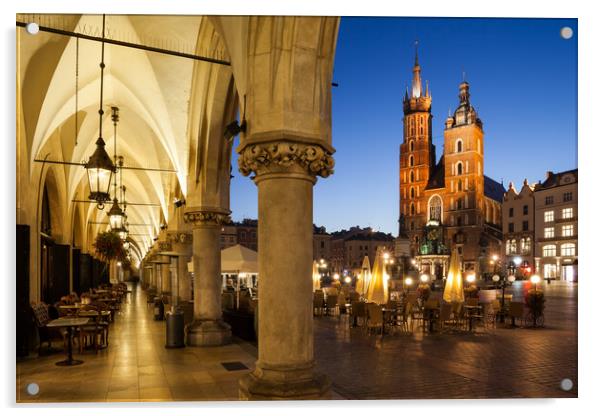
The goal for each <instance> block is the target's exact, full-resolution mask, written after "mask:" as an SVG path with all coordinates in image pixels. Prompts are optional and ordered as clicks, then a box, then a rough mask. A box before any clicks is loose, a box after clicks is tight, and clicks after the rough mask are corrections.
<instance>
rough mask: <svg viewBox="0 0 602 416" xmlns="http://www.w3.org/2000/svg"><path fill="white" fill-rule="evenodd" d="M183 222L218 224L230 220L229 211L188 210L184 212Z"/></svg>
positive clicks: (198, 224) (206, 224)
mask: <svg viewBox="0 0 602 416" xmlns="http://www.w3.org/2000/svg"><path fill="white" fill-rule="evenodd" d="M184 222H186V223H187V224H192V225H193V226H197V227H198V226H208V225H214V226H219V225H222V224H227V223H229V222H231V219H230V214H229V212H218V211H203V210H198V211H188V212H185V213H184Z"/></svg>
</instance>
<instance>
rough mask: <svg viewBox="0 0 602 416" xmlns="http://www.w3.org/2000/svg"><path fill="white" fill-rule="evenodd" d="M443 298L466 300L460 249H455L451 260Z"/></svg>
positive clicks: (450, 300)
mask: <svg viewBox="0 0 602 416" xmlns="http://www.w3.org/2000/svg"><path fill="white" fill-rule="evenodd" d="M443 300H444V301H446V302H448V303H451V302H464V282H463V280H462V269H461V268H460V259H459V258H458V250H454V251H453V252H452V255H451V260H450V262H449V272H448V273H447V280H446V282H445V290H444V291H443Z"/></svg>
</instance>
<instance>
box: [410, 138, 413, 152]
mask: <svg viewBox="0 0 602 416" xmlns="http://www.w3.org/2000/svg"><path fill="white" fill-rule="evenodd" d="M413 151H414V140H410V152H413Z"/></svg>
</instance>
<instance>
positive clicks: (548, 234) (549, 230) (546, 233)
mask: <svg viewBox="0 0 602 416" xmlns="http://www.w3.org/2000/svg"><path fill="white" fill-rule="evenodd" d="M553 237H554V227H546V228H544V229H543V238H553Z"/></svg>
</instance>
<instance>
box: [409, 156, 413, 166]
mask: <svg viewBox="0 0 602 416" xmlns="http://www.w3.org/2000/svg"><path fill="white" fill-rule="evenodd" d="M409 165H410V166H414V156H412V155H410V161H409Z"/></svg>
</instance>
